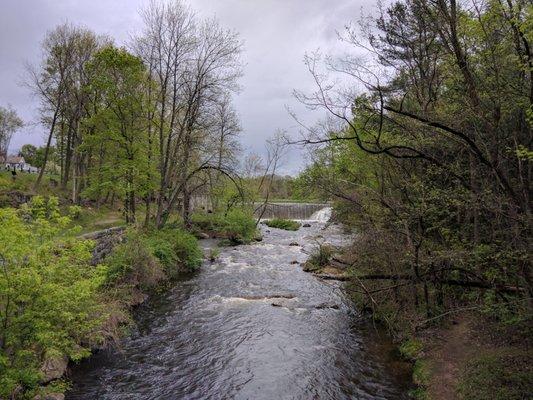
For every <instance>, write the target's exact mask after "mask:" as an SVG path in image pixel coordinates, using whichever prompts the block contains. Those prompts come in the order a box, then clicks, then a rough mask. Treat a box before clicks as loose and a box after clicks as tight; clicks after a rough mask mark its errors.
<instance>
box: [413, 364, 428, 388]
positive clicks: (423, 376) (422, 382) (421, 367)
mask: <svg viewBox="0 0 533 400" xmlns="http://www.w3.org/2000/svg"><path fill="white" fill-rule="evenodd" d="M430 377H431V371H430V368H429V363H428V362H427V361H425V360H421V359H420V360H416V361H415V365H414V367H413V382H414V383H415V384H417V385H418V386H421V387H425V386H427V384H428V383H429V379H430Z"/></svg>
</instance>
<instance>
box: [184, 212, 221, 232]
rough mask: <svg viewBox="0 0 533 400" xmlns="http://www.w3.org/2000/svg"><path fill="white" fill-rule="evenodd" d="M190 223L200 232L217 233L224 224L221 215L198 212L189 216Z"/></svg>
mask: <svg viewBox="0 0 533 400" xmlns="http://www.w3.org/2000/svg"><path fill="white" fill-rule="evenodd" d="M191 223H192V225H193V226H194V227H195V228H197V229H199V230H200V231H204V232H218V231H219V230H220V228H221V227H222V226H223V224H224V218H223V216H222V215H221V214H213V213H209V214H208V213H200V212H198V213H194V214H192V215H191Z"/></svg>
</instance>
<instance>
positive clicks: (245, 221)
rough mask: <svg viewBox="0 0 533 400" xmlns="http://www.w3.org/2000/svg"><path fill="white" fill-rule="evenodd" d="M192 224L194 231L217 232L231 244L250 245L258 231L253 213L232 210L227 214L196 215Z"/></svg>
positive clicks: (192, 219) (192, 217)
mask: <svg viewBox="0 0 533 400" xmlns="http://www.w3.org/2000/svg"><path fill="white" fill-rule="evenodd" d="M191 222H192V224H193V229H195V230H197V231H203V232H215V233H217V234H218V236H220V237H223V238H226V239H228V240H229V241H230V243H231V244H239V243H249V242H250V241H251V240H252V239H253V238H254V237H255V235H256V231H257V228H256V223H255V219H254V218H253V214H252V212H248V211H244V210H240V209H232V210H230V211H228V212H227V213H226V214H207V213H195V214H193V215H192V216H191Z"/></svg>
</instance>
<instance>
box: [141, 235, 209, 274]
mask: <svg viewBox="0 0 533 400" xmlns="http://www.w3.org/2000/svg"><path fill="white" fill-rule="evenodd" d="M147 241H148V246H149V247H150V249H151V251H152V254H153V255H154V256H155V257H157V259H158V260H159V261H160V262H161V263H162V264H163V266H164V268H165V272H166V273H167V274H168V276H170V277H175V276H176V275H177V274H178V273H179V272H184V271H185V272H187V271H193V270H195V269H197V268H198V267H199V266H200V264H201V262H202V258H203V255H202V251H201V249H200V247H199V246H198V240H196V238H195V237H194V236H193V235H191V234H190V233H188V232H186V231H184V230H183V229H180V228H172V227H167V228H164V229H161V230H154V231H151V232H149V233H148V234H147Z"/></svg>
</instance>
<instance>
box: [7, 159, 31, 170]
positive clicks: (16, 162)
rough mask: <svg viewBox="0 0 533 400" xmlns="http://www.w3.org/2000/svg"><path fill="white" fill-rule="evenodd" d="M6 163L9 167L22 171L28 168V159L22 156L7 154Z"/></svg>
mask: <svg viewBox="0 0 533 400" xmlns="http://www.w3.org/2000/svg"><path fill="white" fill-rule="evenodd" d="M4 165H5V166H6V168H7V169H11V170H12V169H16V170H19V171H22V170H24V169H26V161H25V160H24V157H21V156H7V159H5V160H4Z"/></svg>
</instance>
